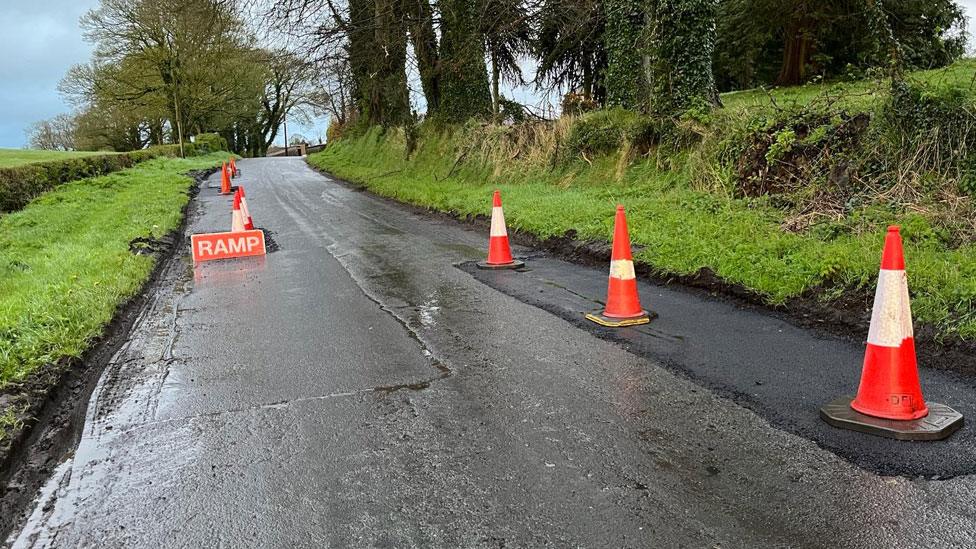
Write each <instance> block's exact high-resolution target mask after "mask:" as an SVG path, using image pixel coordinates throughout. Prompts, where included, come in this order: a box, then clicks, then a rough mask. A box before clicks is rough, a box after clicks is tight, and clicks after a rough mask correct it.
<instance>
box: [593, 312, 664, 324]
mask: <svg viewBox="0 0 976 549" xmlns="http://www.w3.org/2000/svg"><path fill="white" fill-rule="evenodd" d="M643 313H644V314H642V315H640V316H632V317H630V318H613V317H609V316H606V315H605V314H603V309H601V310H599V311H593V312H592V313H587V314H586V319H587V320H590V321H593V322H596V323H597V324H599V325H600V326H606V327H608V328H622V327H624V326H639V325H641V324H647V323H648V322H650V321H651V319H653V318H657V313H649V312H647V311H643Z"/></svg>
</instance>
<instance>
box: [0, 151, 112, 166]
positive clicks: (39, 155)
mask: <svg viewBox="0 0 976 549" xmlns="http://www.w3.org/2000/svg"><path fill="white" fill-rule="evenodd" d="M104 154H106V153H103V152H97V151H41V150H35V149H0V168H11V167H15V166H23V165H25V164H36V163H38V162H50V161H57V160H66V159H69V158H84V157H86V156H97V155H104Z"/></svg>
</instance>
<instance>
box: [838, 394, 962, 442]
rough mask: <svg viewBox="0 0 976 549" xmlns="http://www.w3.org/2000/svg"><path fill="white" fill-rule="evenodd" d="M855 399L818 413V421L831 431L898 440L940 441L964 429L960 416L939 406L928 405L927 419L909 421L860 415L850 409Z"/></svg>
mask: <svg viewBox="0 0 976 549" xmlns="http://www.w3.org/2000/svg"><path fill="white" fill-rule="evenodd" d="M852 400H854V397H850V396H842V397H838V398H836V399H834V400H833V401H832V402H830V403H829V404H826V405H825V406H824V407H823V408H821V409H820V417H821V418H822V419H823V420H824V421H826V422H827V423H829V424H831V425H833V426H834V427H839V428H841V429H850V430H852V431H860V432H862V433H867V434H869V435H876V436H879V437H887V438H894V439H898V440H942V439H944V438H947V437H948V436H949V435H951V434H952V433H955V432H956V431H958V430H959V428H960V427H962V425H963V418H962V414H960V413H959V412H957V411H955V410H953V409H952V408H950V407H948V406H946V405H945V404H939V403H938V402H928V403H926V404H928V407H929V415H927V416H925V417H923V418H920V419H913V420H908V421H898V420H894V419H884V418H880V417H874V416H869V415H865V414H862V413H861V412H858V411H857V410H855V409H854V408H851V401H852Z"/></svg>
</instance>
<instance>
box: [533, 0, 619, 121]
mask: <svg viewBox="0 0 976 549" xmlns="http://www.w3.org/2000/svg"><path fill="white" fill-rule="evenodd" d="M536 18H537V21H538V22H537V26H538V30H537V32H536V38H535V47H534V50H535V56H536V58H537V59H538V67H537V69H536V77H535V81H536V84H537V85H538V86H539V87H541V88H549V89H557V88H563V89H566V90H567V91H579V92H580V93H581V94H582V95H583V97H584V98H586V99H587V100H590V99H592V100H594V101H596V102H597V103H602V102H603V101H604V99H605V98H606V95H607V88H606V85H605V84H604V78H603V77H604V74H605V73H606V71H607V51H606V48H605V45H604V40H603V33H604V30H605V26H606V16H605V12H604V3H603V1H602V0H544V1H543V3H542V6H541V8H540V9H539V13H538V14H537V16H536Z"/></svg>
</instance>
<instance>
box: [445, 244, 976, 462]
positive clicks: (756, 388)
mask: <svg viewBox="0 0 976 549" xmlns="http://www.w3.org/2000/svg"><path fill="white" fill-rule="evenodd" d="M458 268H460V269H461V270H463V271H465V272H467V273H469V274H470V275H471V276H472V277H474V278H475V279H476V280H478V281H480V282H482V283H483V284H486V285H487V286H489V287H491V288H494V289H496V290H498V291H501V292H503V293H505V294H507V295H510V296H512V297H514V298H516V299H518V300H520V301H523V302H525V303H528V304H531V305H534V306H536V307H539V308H541V309H543V310H546V311H548V312H550V313H552V314H554V315H556V316H558V317H560V318H563V319H564V320H567V321H569V322H571V323H572V324H575V325H576V326H578V327H580V328H582V329H585V330H587V331H589V332H591V333H593V334H594V335H596V336H598V337H600V338H602V339H606V340H610V341H614V342H616V343H618V344H620V345H622V346H623V347H625V348H626V349H627V350H628V351H630V352H632V353H634V354H636V355H639V356H642V357H645V358H648V359H650V360H652V361H654V362H658V363H661V364H663V365H664V366H665V367H666V368H668V369H669V370H671V371H674V372H676V373H678V374H680V375H683V376H685V377H688V378H690V379H691V380H693V381H694V382H696V383H697V384H699V385H701V386H703V387H705V388H707V389H709V390H711V391H713V392H714V393H716V394H718V395H720V396H722V397H725V398H729V399H732V400H733V401H735V402H736V403H737V404H739V405H741V406H743V407H745V408H748V409H750V410H752V411H753V412H755V413H756V414H758V415H759V416H761V417H763V418H765V419H766V420H767V421H769V422H770V424H772V425H773V426H775V427H776V428H779V429H782V430H784V431H787V432H790V433H793V434H795V435H799V436H801V437H804V438H806V439H809V440H811V441H813V442H815V443H816V444H817V445H819V446H820V447H821V448H824V449H826V450H829V451H831V452H833V453H834V454H836V455H838V456H840V457H842V458H844V459H845V460H847V461H849V462H851V463H853V464H855V465H857V466H858V467H861V468H863V469H866V470H869V471H872V472H874V473H877V474H880V475H889V476H890V475H900V476H905V477H909V478H926V479H932V480H939V479H948V478H952V477H955V476H960V475H968V474H973V473H976V430H974V428H973V426H972V425H971V424H967V425H965V426H963V428H962V429H960V430H959V431H958V432H956V433H955V434H953V435H952V436H951V437H949V438H948V439H947V440H943V441H938V442H909V441H898V440H892V439H886V438H881V437H876V436H871V435H866V434H862V433H857V432H854V431H848V430H844V429H837V428H835V427H831V426H829V425H827V423H825V422H824V421H823V420H821V419H820V416H819V410H820V407H821V406H823V405H824V404H826V403H828V402H830V401H832V400H834V399H835V398H837V397H838V396H840V395H850V394H853V393H854V392H856V391H857V385H858V381H859V377H860V372H861V362H862V360H863V356H864V344H863V341H854V340H851V339H844V338H841V337H838V336H836V335H832V334H829V333H826V332H820V331H818V330H814V329H810V328H804V327H799V326H797V325H794V324H792V323H790V322H788V321H787V320H786V319H784V318H778V317H777V316H775V315H770V314H764V313H763V312H761V311H758V310H755V309H754V308H749V307H743V306H741V305H738V304H736V303H733V302H729V301H727V300H721V299H709V298H707V297H704V296H702V295H700V294H696V293H692V292H689V291H687V290H682V289H680V288H674V287H666V286H661V285H657V284H652V283H650V282H648V281H647V280H640V281H639V290H640V295H641V303H642V305H643V306H644V307H645V308H646V309H649V310H651V311H654V312H656V313H657V314H658V315H659V316H658V318H656V319H655V320H653V321H652V322H651V323H650V324H646V325H642V326H634V327H628V328H616V329H609V328H603V327H601V326H598V325H597V324H595V323H593V322H590V321H588V320H586V319H585V318H584V314H585V313H586V312H589V311H592V310H593V309H596V308H599V307H600V306H601V305H602V303H603V300H604V299H605V296H606V284H607V271H606V270H605V269H596V268H592V267H584V266H579V265H575V264H572V263H568V262H565V261H561V260H558V259H553V258H550V257H544V256H543V257H534V258H530V259H528V260H527V261H526V267H525V268H524V269H521V270H519V271H484V270H480V269H478V268H477V267H476V264H475V262H468V263H463V264H461V265H459V266H458ZM866 336H867V333H866V332H865V334H864V337H866ZM921 366H922V367H921V369H920V376H921V378H922V390H923V392H924V395H925V398H926V400H929V401H933V402H941V403H944V404H947V405H949V406H951V407H953V408H954V409H956V410H957V411H959V412H961V413H962V414H963V415H964V416H966V417H967V418H969V421H970V422H972V421H976V379H974V378H973V377H972V376H969V375H965V374H962V373H959V372H954V371H951V370H949V369H944V368H938V369H936V368H925V367H924V364H922V365H921ZM771 466H772V464H771Z"/></svg>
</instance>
